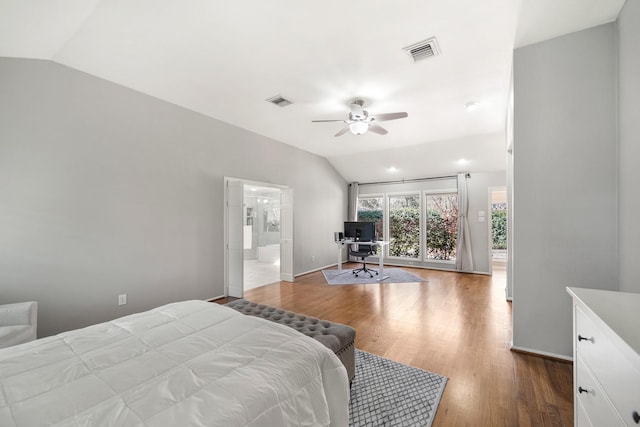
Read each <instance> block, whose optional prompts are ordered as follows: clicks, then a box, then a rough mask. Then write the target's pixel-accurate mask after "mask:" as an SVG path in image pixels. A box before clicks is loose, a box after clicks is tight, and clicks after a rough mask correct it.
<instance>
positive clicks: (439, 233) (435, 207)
mask: <svg viewBox="0 0 640 427" xmlns="http://www.w3.org/2000/svg"><path fill="white" fill-rule="evenodd" d="M426 199H427V203H426V208H427V212H426V218H427V239H426V243H427V245H426V246H427V253H426V259H427V260H443V261H452V260H455V259H456V242H457V237H458V194H457V193H441V194H427V195H426Z"/></svg>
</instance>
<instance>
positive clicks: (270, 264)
mask: <svg viewBox="0 0 640 427" xmlns="http://www.w3.org/2000/svg"><path fill="white" fill-rule="evenodd" d="M280 193H281V190H280V189H279V188H274V187H261V186H258V185H252V184H244V191H243V194H244V197H243V205H244V207H243V212H244V224H243V247H244V257H243V259H244V262H243V266H244V280H243V283H244V286H243V289H244V290H245V291H248V290H249V289H254V288H257V287H260V286H264V285H268V284H270V283H273V282H278V281H280V226H281V209H280Z"/></svg>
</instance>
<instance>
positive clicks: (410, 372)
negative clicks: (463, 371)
mask: <svg viewBox="0 0 640 427" xmlns="http://www.w3.org/2000/svg"><path fill="white" fill-rule="evenodd" d="M445 385H447V377H443V376H442V375H438V374H434V373H432V372H428V371H423V370H422V369H418V368H414V367H412V366H409V365H404V364H402V363H399V362H395V361H393V360H390V359H385V358H384V357H380V356H377V355H375V354H371V353H367V352H366V351H361V350H356V377H355V378H354V379H353V383H352V384H351V401H350V402H349V426H351V427H360V426H420V427H430V426H431V424H432V423H433V418H434V417H435V415H436V411H437V410H438V405H439V404H440V399H441V398H442V393H443V392H444V387H445Z"/></svg>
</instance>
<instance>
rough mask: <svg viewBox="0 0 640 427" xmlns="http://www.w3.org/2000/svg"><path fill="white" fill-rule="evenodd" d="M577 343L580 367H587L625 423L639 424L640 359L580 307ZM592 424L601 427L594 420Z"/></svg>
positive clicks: (577, 315)
mask: <svg viewBox="0 0 640 427" xmlns="http://www.w3.org/2000/svg"><path fill="white" fill-rule="evenodd" d="M576 340H578V341H577V342H576V350H577V351H576V352H577V358H578V360H581V362H578V367H579V365H580V363H583V364H586V365H587V366H588V367H589V369H590V371H591V373H592V374H593V379H595V382H597V383H599V385H600V386H601V388H602V389H604V390H605V392H606V394H607V396H608V398H609V400H610V401H611V403H612V404H613V405H614V406H615V408H616V409H617V411H618V413H619V414H620V416H621V417H622V419H623V421H624V422H625V424H626V425H631V426H633V425H637V424H636V423H635V422H634V420H633V418H632V417H633V415H632V414H633V412H634V411H638V412H640V356H638V354H636V353H635V352H632V351H631V350H630V349H629V348H628V346H626V344H625V343H624V342H623V341H621V340H620V339H619V338H618V337H617V336H616V335H615V334H614V333H613V332H612V331H611V330H610V329H609V328H608V327H607V326H606V325H605V324H604V323H602V322H601V321H600V320H599V319H595V320H594V319H592V318H591V317H590V316H588V315H587V314H585V313H584V312H583V311H582V310H581V309H580V307H576ZM577 372H578V374H579V371H577ZM583 379H584V380H586V381H588V379H587V378H586V377H585V376H584V374H583V376H582V377H581V378H579V379H578V381H581V380H583ZM579 386H580V384H576V387H579ZM583 387H584V386H583ZM583 394H584V393H583ZM585 408H586V406H585ZM587 412H589V411H588V410H587ZM589 414H590V413H589ZM590 416H591V414H590ZM591 421H592V423H593V424H594V426H595V425H597V423H595V422H594V420H593V419H592V420H591Z"/></svg>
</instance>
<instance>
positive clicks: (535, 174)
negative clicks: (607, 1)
mask: <svg viewBox="0 0 640 427" xmlns="http://www.w3.org/2000/svg"><path fill="white" fill-rule="evenodd" d="M615 47H616V26H615V24H613V23H610V24H606V25H602V26H598V27H594V28H591V29H588V30H585V31H580V32H577V33H574V34H570V35H567V36H564V37H559V38H556V39H553V40H549V41H546V42H543V43H539V44H535V45H531V46H527V47H523V48H520V49H516V50H515V52H514V96H515V106H514V118H515V121H514V132H515V133H514V138H515V139H514V159H513V160H514V166H513V168H514V169H513V181H514V182H513V190H514V201H513V214H514V220H513V232H514V235H513V239H514V245H513V255H514V256H513V286H514V288H513V298H514V302H513V345H514V347H516V348H521V349H533V350H535V351H538V352H541V353H549V354H554V355H561V356H567V357H570V356H571V354H572V338H571V337H572V332H571V331H572V323H571V322H572V321H571V300H570V298H569V296H568V295H567V293H566V291H565V287H566V286H580V287H586V288H600V289H616V288H617V257H616V250H617V239H616V217H617V208H616V204H617V202H616V178H617V171H616V162H617V154H616V120H617V119H616V114H615V111H616V48H615Z"/></svg>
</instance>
